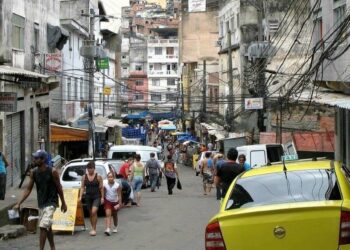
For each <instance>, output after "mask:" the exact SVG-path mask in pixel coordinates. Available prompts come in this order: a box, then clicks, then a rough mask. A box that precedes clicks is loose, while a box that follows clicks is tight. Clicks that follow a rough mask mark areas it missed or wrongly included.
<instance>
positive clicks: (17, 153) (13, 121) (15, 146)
mask: <svg viewBox="0 0 350 250" xmlns="http://www.w3.org/2000/svg"><path fill="white" fill-rule="evenodd" d="M24 137H25V134H24V123H23V112H19V113H16V114H12V115H7V116H6V156H7V160H8V162H9V164H10V166H9V167H8V168H7V170H8V171H7V186H11V187H12V186H13V185H14V184H15V183H17V182H18V181H19V180H20V179H21V175H22V174H23V173H24V164H25V163H24Z"/></svg>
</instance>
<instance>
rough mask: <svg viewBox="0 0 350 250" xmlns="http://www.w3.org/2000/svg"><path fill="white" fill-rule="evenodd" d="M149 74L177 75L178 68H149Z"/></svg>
mask: <svg viewBox="0 0 350 250" xmlns="http://www.w3.org/2000/svg"><path fill="white" fill-rule="evenodd" d="M148 75H151V76H155V75H157V76H177V70H149V71H148Z"/></svg>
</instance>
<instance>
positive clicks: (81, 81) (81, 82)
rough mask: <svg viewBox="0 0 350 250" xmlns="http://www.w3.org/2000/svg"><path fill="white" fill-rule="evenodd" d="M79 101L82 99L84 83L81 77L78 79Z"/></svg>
mask: <svg viewBox="0 0 350 250" xmlns="http://www.w3.org/2000/svg"><path fill="white" fill-rule="evenodd" d="M80 99H84V83H83V78H82V77H80Z"/></svg>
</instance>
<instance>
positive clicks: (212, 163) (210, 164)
mask: <svg viewBox="0 0 350 250" xmlns="http://www.w3.org/2000/svg"><path fill="white" fill-rule="evenodd" d="M213 165H214V162H213V159H212V158H209V159H208V168H212V167H213Z"/></svg>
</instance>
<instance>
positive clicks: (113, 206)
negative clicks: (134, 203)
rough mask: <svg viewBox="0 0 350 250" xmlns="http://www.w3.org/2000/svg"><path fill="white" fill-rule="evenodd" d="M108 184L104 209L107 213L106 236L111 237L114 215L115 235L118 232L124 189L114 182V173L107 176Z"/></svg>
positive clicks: (105, 186) (105, 185)
mask: <svg viewBox="0 0 350 250" xmlns="http://www.w3.org/2000/svg"><path fill="white" fill-rule="evenodd" d="M107 178H108V183H105V184H104V189H105V192H104V193H105V199H104V207H105V212H106V220H105V221H106V231H105V234H106V235H108V236H110V235H111V226H112V215H113V222H114V229H113V233H116V232H118V230H117V227H118V210H119V209H120V208H121V207H122V206H123V202H122V187H121V185H120V184H119V183H118V182H116V181H115V180H114V174H113V172H109V173H108V175H107Z"/></svg>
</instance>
